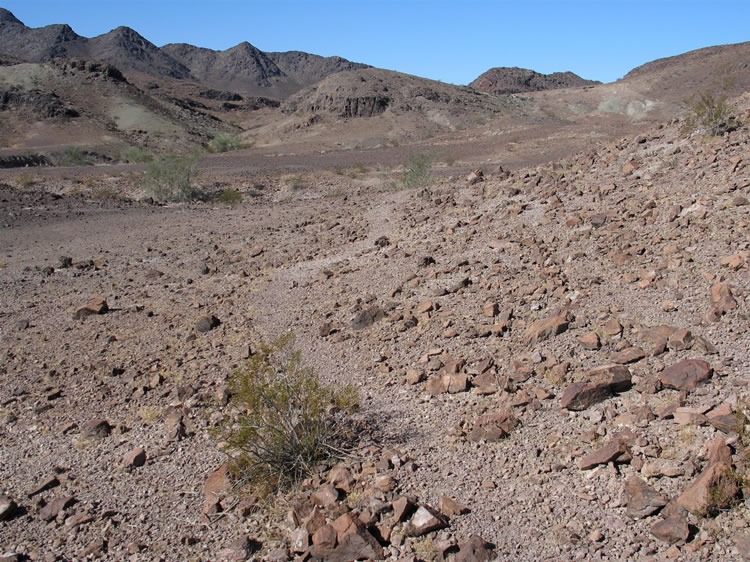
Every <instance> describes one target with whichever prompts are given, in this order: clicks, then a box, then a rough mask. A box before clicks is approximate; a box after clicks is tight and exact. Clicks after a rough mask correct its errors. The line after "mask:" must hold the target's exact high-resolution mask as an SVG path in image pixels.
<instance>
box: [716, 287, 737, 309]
mask: <svg viewBox="0 0 750 562" xmlns="http://www.w3.org/2000/svg"><path fill="white" fill-rule="evenodd" d="M711 307H712V309H713V310H714V311H715V312H717V313H718V314H726V313H727V312H731V311H732V310H734V309H736V308H737V301H736V300H735V299H734V296H733V295H732V290H731V289H730V288H729V286H728V285H725V284H723V283H717V284H716V285H714V286H713V287H711Z"/></svg>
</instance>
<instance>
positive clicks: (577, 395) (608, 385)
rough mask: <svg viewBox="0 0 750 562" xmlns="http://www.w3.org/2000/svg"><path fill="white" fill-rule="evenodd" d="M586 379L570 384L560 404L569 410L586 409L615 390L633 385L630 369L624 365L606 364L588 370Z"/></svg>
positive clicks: (627, 388) (625, 388) (624, 389)
mask: <svg viewBox="0 0 750 562" xmlns="http://www.w3.org/2000/svg"><path fill="white" fill-rule="evenodd" d="M583 378H584V380H583V381H581V382H575V383H573V384H571V385H570V386H568V387H567V388H566V389H565V391H564V392H563V395H562V397H561V398H560V406H561V407H562V408H566V409H568V410H585V409H586V408H589V407H591V406H593V405H594V404H597V403H599V402H602V401H603V400H606V399H607V398H609V397H610V396H612V394H613V393H615V392H624V391H626V390H629V389H630V387H631V386H632V379H631V375H630V370H628V368H627V367H625V366H623V365H605V366H603V367H598V368H596V369H592V370H590V371H588V372H587V373H586V374H585V375H584V377H583Z"/></svg>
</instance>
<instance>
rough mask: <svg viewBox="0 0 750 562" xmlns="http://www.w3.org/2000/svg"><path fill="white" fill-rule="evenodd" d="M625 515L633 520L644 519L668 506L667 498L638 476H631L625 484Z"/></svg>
mask: <svg viewBox="0 0 750 562" xmlns="http://www.w3.org/2000/svg"><path fill="white" fill-rule="evenodd" d="M624 495H625V503H626V504H627V507H626V509H625V513H626V514H627V515H628V517H632V518H633V519H643V518H644V517H648V516H649V515H652V514H654V513H656V512H657V511H659V510H660V509H661V508H662V507H664V506H665V505H667V498H665V497H664V496H662V495H661V494H660V493H659V492H657V491H656V490H654V489H653V488H652V487H651V486H649V485H648V484H647V483H646V481H645V480H643V479H642V478H639V477H638V476H631V477H630V478H628V480H627V481H626V482H625V494H624Z"/></svg>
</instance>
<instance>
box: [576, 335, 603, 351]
mask: <svg viewBox="0 0 750 562" xmlns="http://www.w3.org/2000/svg"><path fill="white" fill-rule="evenodd" d="M578 343H580V344H581V346H582V347H583V348H584V349H591V350H595V349H599V348H600V347H601V346H602V344H601V342H600V341H599V334H597V333H596V332H589V333H587V334H584V335H583V336H581V337H580V338H578Z"/></svg>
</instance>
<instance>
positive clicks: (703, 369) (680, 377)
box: [659, 359, 712, 390]
mask: <svg viewBox="0 0 750 562" xmlns="http://www.w3.org/2000/svg"><path fill="white" fill-rule="evenodd" d="M711 373H712V369H711V366H710V365H709V364H708V362H706V361H703V360H702V359H685V360H683V361H680V362H679V363H675V364H674V365H672V366H670V367H667V368H666V369H664V370H663V371H662V372H661V374H660V375H659V380H660V381H661V383H662V385H664V386H665V387H667V388H674V389H675V390H694V389H695V387H696V386H698V383H700V382H702V381H704V380H706V379H708V378H709V377H710V376H711Z"/></svg>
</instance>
